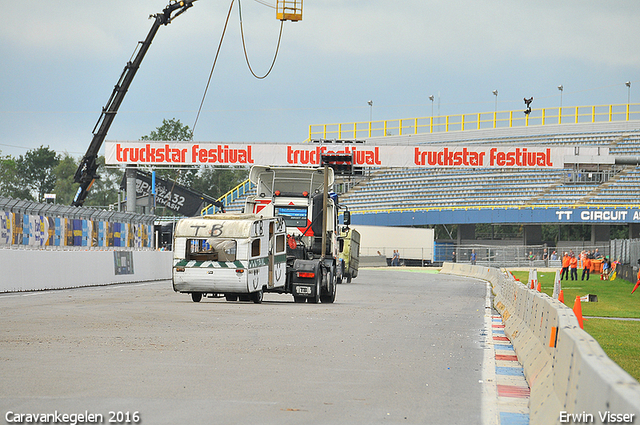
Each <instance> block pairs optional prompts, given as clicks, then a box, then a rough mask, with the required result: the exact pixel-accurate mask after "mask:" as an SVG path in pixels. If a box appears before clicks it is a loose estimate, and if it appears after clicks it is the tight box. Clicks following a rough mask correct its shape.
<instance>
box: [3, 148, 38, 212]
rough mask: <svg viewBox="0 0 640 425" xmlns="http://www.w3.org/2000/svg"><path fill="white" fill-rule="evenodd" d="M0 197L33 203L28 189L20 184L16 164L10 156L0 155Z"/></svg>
mask: <svg viewBox="0 0 640 425" xmlns="http://www.w3.org/2000/svg"><path fill="white" fill-rule="evenodd" d="M0 196H6V197H10V198H19V199H26V200H30V201H33V196H31V193H29V189H28V188H26V187H24V186H23V185H21V184H20V179H19V177H18V164H17V163H16V160H15V159H14V158H12V157H11V156H4V157H3V156H1V155H0Z"/></svg>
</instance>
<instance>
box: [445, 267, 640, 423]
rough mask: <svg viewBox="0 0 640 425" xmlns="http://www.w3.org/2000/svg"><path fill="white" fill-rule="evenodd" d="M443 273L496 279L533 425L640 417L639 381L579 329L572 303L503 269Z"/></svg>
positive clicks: (500, 307) (460, 269) (461, 269)
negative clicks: (527, 284) (529, 286)
mask: <svg viewBox="0 0 640 425" xmlns="http://www.w3.org/2000/svg"><path fill="white" fill-rule="evenodd" d="M441 273H450V274H456V275H462V276H469V277H475V278H479V279H483V280H487V281H489V282H491V284H492V287H493V292H494V294H495V298H494V306H495V308H496V310H498V311H499V312H500V314H501V315H502V319H503V322H504V325H505V334H506V335H507V336H508V337H509V339H510V340H511V342H512V343H513V347H514V349H515V351H516V353H517V355H518V359H519V360H520V362H521V363H522V366H523V369H524V373H525V377H526V378H527V382H528V383H529V387H530V389H531V397H530V399H529V404H530V406H529V409H530V414H529V416H530V423H531V424H532V425H537V424H541V425H547V424H554V423H580V422H582V423H596V424H601V423H609V422H611V423H624V422H627V423H636V422H638V421H640V384H639V383H638V381H636V380H635V379H634V378H633V377H631V376H630V375H629V374H628V373H627V372H625V371H624V370H622V369H621V368H620V367H619V366H618V365H617V364H615V363H614V362H613V361H612V360H611V359H609V357H607V355H606V354H605V353H604V351H603V350H602V348H601V347H600V345H599V344H598V343H597V342H596V341H595V340H594V339H593V338H592V337H591V336H590V335H589V334H587V333H586V332H584V331H583V330H582V329H580V326H579V325H578V320H577V319H576V317H575V315H574V314H573V311H572V310H571V309H570V308H568V307H567V306H565V305H564V304H563V303H561V302H559V301H557V300H554V299H552V298H551V297H549V296H548V295H546V294H543V293H539V292H537V291H535V290H531V289H527V288H526V287H525V285H523V284H522V283H520V282H518V281H516V280H515V279H513V277H512V275H511V274H510V273H508V272H503V271H501V270H499V269H489V268H487V267H482V266H470V265H467V264H453V263H445V264H444V265H443V267H442V271H441ZM572 414H575V415H582V416H581V418H580V419H578V417H572V416H569V415H572ZM609 414H610V415H615V416H609V417H608V418H607V417H606V415H609ZM589 415H590V416H589ZM624 415H626V416H624ZM611 419H613V420H611Z"/></svg>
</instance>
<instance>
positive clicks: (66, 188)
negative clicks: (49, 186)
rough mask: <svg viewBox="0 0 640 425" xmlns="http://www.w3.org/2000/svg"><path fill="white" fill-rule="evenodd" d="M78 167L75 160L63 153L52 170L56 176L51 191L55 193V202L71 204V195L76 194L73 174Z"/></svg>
mask: <svg viewBox="0 0 640 425" xmlns="http://www.w3.org/2000/svg"><path fill="white" fill-rule="evenodd" d="M77 169H78V163H77V161H76V160H75V159H74V158H73V157H72V156H70V155H69V154H68V153H65V154H64V155H63V156H62V158H61V159H60V162H58V165H57V166H56V168H54V170H53V174H54V175H55V176H56V184H55V186H54V188H53V192H54V193H55V194H56V203H57V204H63V205H71V201H73V197H74V196H75V194H76V188H77V186H76V184H75V182H74V181H73V176H74V174H75V172H76V170H77Z"/></svg>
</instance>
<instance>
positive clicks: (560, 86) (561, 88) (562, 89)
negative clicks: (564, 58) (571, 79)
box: [558, 84, 564, 109]
mask: <svg viewBox="0 0 640 425" xmlns="http://www.w3.org/2000/svg"><path fill="white" fill-rule="evenodd" d="M558 90H560V109H562V92H563V91H564V86H563V85H562V84H560V85H559V86H558Z"/></svg>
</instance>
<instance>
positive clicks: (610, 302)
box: [513, 270, 640, 380]
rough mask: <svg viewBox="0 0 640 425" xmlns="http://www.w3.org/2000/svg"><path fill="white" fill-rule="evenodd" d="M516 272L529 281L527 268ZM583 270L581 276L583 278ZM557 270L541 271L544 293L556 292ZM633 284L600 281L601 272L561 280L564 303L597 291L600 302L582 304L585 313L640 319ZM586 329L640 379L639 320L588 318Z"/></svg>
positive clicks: (639, 298) (639, 296)
mask: <svg viewBox="0 0 640 425" xmlns="http://www.w3.org/2000/svg"><path fill="white" fill-rule="evenodd" d="M513 275H514V276H515V277H516V278H518V279H520V281H521V282H524V283H526V282H527V280H528V279H529V272H528V271H514V272H513ZM581 275H582V270H579V274H578V276H579V277H581ZM554 280H555V272H538V281H539V282H540V285H541V289H542V292H544V293H546V294H548V295H549V296H552V295H553V284H554ZM633 286H634V284H632V283H629V282H627V281H626V280H622V279H615V280H611V281H603V280H600V275H592V276H591V279H590V280H588V281H586V280H585V281H582V280H577V281H571V280H563V281H562V290H563V292H564V300H565V304H566V305H567V306H568V307H570V308H573V304H574V302H575V299H576V296H583V295H587V294H594V295H597V296H598V302H597V303H596V302H593V303H582V306H581V307H582V315H583V316H595V317H617V318H640V289H639V290H638V291H636V292H635V293H634V294H633V295H631V290H632V289H633ZM584 330H585V331H586V332H587V333H588V334H589V335H591V336H592V337H593V338H594V339H595V340H596V341H598V344H600V346H601V347H602V349H603V350H604V352H605V353H607V356H609V358H611V360H613V361H614V362H616V363H617V364H618V365H619V366H620V367H621V368H622V369H624V370H625V371H627V372H628V373H629V374H630V375H631V376H633V377H634V378H635V379H636V380H640V338H638V337H637V335H638V334H639V333H640V322H637V321H623V320H610V319H595V318H591V319H588V320H585V322H584Z"/></svg>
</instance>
